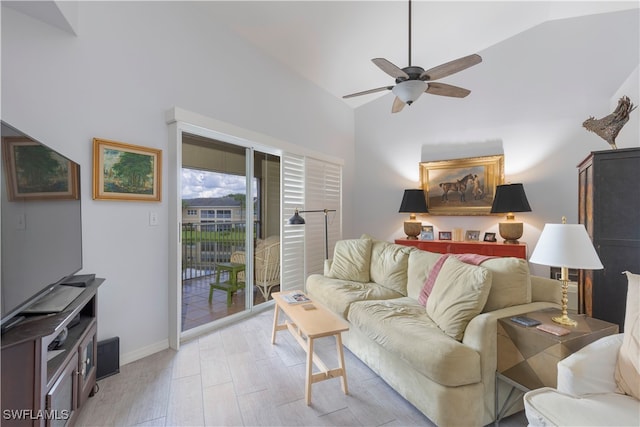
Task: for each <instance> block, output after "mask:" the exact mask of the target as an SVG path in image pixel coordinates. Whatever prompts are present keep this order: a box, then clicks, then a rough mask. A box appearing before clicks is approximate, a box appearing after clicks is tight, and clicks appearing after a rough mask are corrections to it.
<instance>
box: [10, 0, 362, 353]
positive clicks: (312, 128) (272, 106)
mask: <svg viewBox="0 0 640 427" xmlns="http://www.w3.org/2000/svg"><path fill="white" fill-rule="evenodd" d="M77 18H78V19H77V27H76V29H77V36H74V35H72V34H69V33H65V32H63V31H61V30H60V29H58V28H55V27H53V26H50V25H47V24H44V23H42V22H40V21H36V20H34V19H32V18H30V17H27V16H26V15H22V14H21V13H19V12H16V11H15V10H12V9H9V8H5V7H3V8H2V119H3V120H4V121H6V122H7V123H9V124H11V125H13V126H15V127H17V128H18V129H20V130H22V131H23V132H25V133H27V134H29V135H30V136H32V137H34V138H36V139H38V140H40V141H42V142H44V143H45V144H47V145H50V146H51V147H52V148H54V149H56V150H59V151H61V152H62V153H64V154H65V155H67V156H68V157H70V158H72V159H74V160H75V161H77V162H78V163H80V165H81V187H82V190H81V195H82V207H83V233H84V248H83V250H84V271H85V272H93V273H96V274H97V275H98V276H100V277H105V278H106V279H107V281H106V282H105V284H104V285H103V286H102V288H101V289H100V291H99V298H98V301H99V304H98V310H99V332H98V339H104V338H108V337H112V336H119V337H120V346H121V353H122V356H121V360H122V361H123V362H127V361H130V360H133V359H135V358H138V357H141V356H144V355H145V354H148V353H150V352H153V351H156V350H158V349H160V348H163V347H166V345H167V335H168V320H167V312H168V297H167V294H168V290H167V289H168V279H167V276H168V267H167V262H168V248H167V246H168V224H167V222H168V221H167V217H168V201H167V187H168V186H167V185H166V183H167V180H168V179H174V178H173V177H169V176H168V174H167V172H166V171H167V167H166V165H167V162H168V159H167V158H165V159H164V166H165V167H164V168H163V177H162V178H163V181H164V183H165V185H164V187H163V192H162V193H163V194H162V197H163V199H162V202H161V203H142V202H117V201H115V202H114V201H94V200H92V195H91V185H92V169H93V167H92V138H93V137H99V138H104V139H112V140H116V141H120V142H125V143H130V144H136V145H143V146H148V147H154V148H160V149H162V150H163V152H164V153H165V156H166V155H167V152H168V150H167V148H168V146H167V144H168V133H167V124H166V123H165V112H166V111H167V110H169V109H171V108H172V107H174V106H176V107H180V108H183V109H186V110H189V111H192V112H195V113H198V114H201V115H203V116H206V117H212V118H215V119H217V120H220V121H223V122H227V123H230V124H233V125H235V126H238V127H243V128H245V129H249V130H251V131H253V132H258V133H261V134H265V135H269V136H270V137H272V138H276V139H278V140H281V141H285V142H288V143H292V144H297V145H301V146H305V147H307V148H308V149H311V150H314V151H317V152H319V153H325V154H330V155H332V156H335V157H339V158H343V159H345V171H346V173H345V178H344V183H345V191H349V190H350V189H351V188H352V186H353V183H352V179H353V178H352V177H353V173H352V172H350V171H353V169H354V166H353V161H354V157H353V155H354V154H353V153H354V149H353V113H352V111H351V110H350V109H349V108H348V107H347V106H345V105H344V103H343V102H341V101H340V100H337V99H335V98H334V97H331V96H329V95H328V94H326V93H325V92H323V91H321V90H320V89H319V88H317V87H316V86H313V85H311V84H309V83H307V82H306V81H304V80H302V79H301V78H299V77H298V76H296V75H294V74H291V73H290V72H288V71H287V70H286V69H284V68H282V67H281V66H280V65H279V64H278V63H276V62H274V61H273V60H271V59H269V58H267V57H264V56H262V55H261V54H260V53H259V52H257V51H255V50H254V49H253V48H252V47H251V46H249V45H247V44H246V43H245V42H243V41H242V40H241V39H238V38H237V37H235V36H234V35H233V34H232V33H230V32H228V31H227V30H225V28H223V27H221V26H220V25H215V26H214V25H211V24H210V22H209V20H208V19H207V17H206V16H204V14H203V13H202V11H201V10H200V9H199V8H198V6H197V2H193V3H191V2H190V3H183V2H163V3H155V2H80V3H79V7H78V17H77ZM350 209H351V205H350V203H348V202H347V203H345V205H344V210H345V212H344V213H343V216H344V219H345V229H346V230H348V229H349V227H350V225H349V218H351V212H350ZM150 211H154V212H156V213H157V214H158V218H159V222H160V225H159V226H157V227H151V226H149V225H148V215H149V212H150Z"/></svg>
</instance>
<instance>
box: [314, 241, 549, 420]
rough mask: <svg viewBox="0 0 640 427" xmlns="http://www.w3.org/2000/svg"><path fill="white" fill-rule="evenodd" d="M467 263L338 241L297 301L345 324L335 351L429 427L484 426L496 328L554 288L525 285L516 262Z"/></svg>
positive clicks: (541, 302) (489, 409)
mask: <svg viewBox="0 0 640 427" xmlns="http://www.w3.org/2000/svg"><path fill="white" fill-rule="evenodd" d="M473 261H475V263H476V264H478V263H479V265H474V264H473V263H472V264H469V263H467V262H462V261H460V260H459V259H458V258H456V257H455V256H448V257H446V256H445V257H443V256H442V255H441V254H436V253H431V252H426V251H422V250H419V249H417V248H412V247H407V246H401V245H396V244H393V243H389V242H383V241H379V240H375V239H372V238H369V237H368V236H363V238H361V239H350V240H342V241H339V242H337V243H336V247H335V251H334V256H333V258H332V259H331V260H328V261H327V262H326V263H325V272H324V274H323V275H320V274H314V275H311V276H309V277H308V279H307V282H306V292H307V293H308V295H309V296H310V297H311V298H312V299H313V300H315V301H319V302H321V303H322V304H324V305H325V306H327V307H328V308H329V309H331V310H332V311H333V312H335V313H337V314H339V315H340V316H342V317H344V318H345V319H346V320H347V321H348V322H349V323H350V330H349V331H348V332H347V333H345V334H344V338H343V339H344V345H345V346H346V347H347V348H348V349H349V350H351V352H353V353H354V354H355V355H356V356H357V357H358V358H360V359H361V360H362V361H363V362H365V363H366V364H367V365H368V366H369V367H370V368H371V369H372V370H373V371H375V372H376V373H377V374H378V375H380V377H382V378H383V379H384V380H385V381H386V382H387V383H388V384H389V385H391V386H392V387H393V388H394V389H395V390H396V391H397V392H398V393H400V394H401V395H402V396H403V397H404V398H406V399H407V400H408V401H409V402H411V403H412V404H413V405H414V406H416V408H418V409H419V410H420V411H422V412H423V413H424V414H425V415H426V416H427V417H429V419H430V420H431V421H433V422H434V423H436V424H437V425H439V426H448V425H449V426H461V425H465V426H471V425H486V424H488V423H491V422H492V421H493V420H494V403H495V398H494V396H495V371H496V321H497V319H499V318H502V317H510V316H514V315H516V314H521V313H526V312H530V311H535V310H539V309H542V308H547V307H559V302H560V286H558V284H557V282H556V281H552V280H549V279H545V278H542V277H535V276H531V275H530V274H529V267H528V263H527V262H526V261H525V260H522V259H517V258H492V259H486V260H482V259H475V260H473ZM425 282H429V284H430V285H432V289H431V292H430V294H429V295H428V298H427V300H426V303H425V305H422V304H421V303H420V302H419V300H420V299H421V298H420V294H421V293H424V292H425V291H426V290H425V289H423V288H424V285H425ZM502 386H505V387H506V385H501V387H502ZM506 390H507V389H506V388H505V391H501V392H500V393H499V395H500V396H501V397H503V396H506V395H507V394H508V392H506ZM499 403H502V402H499Z"/></svg>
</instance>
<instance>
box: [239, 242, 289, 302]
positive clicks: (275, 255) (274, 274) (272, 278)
mask: <svg viewBox="0 0 640 427" xmlns="http://www.w3.org/2000/svg"><path fill="white" fill-rule="evenodd" d="M231 262H238V263H242V264H246V258H245V252H244V251H236V252H234V253H232V254H231ZM254 270H255V275H254V281H253V284H254V285H255V286H256V287H257V288H258V289H259V290H260V293H261V294H262V296H264V299H265V301H266V300H268V299H269V295H270V293H271V289H272V288H273V287H275V286H277V285H279V284H280V236H269V237H267V238H266V239H258V241H257V242H256V249H255V257H254ZM238 280H241V281H244V280H245V279H244V272H241V273H238Z"/></svg>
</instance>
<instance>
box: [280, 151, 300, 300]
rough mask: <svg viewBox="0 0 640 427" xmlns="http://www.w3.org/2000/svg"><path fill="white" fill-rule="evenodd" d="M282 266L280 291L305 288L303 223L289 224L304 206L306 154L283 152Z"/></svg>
mask: <svg viewBox="0 0 640 427" xmlns="http://www.w3.org/2000/svg"><path fill="white" fill-rule="evenodd" d="M281 161H282V212H283V214H282V217H283V218H282V219H283V223H284V225H283V227H282V229H283V233H282V241H281V244H280V246H281V250H282V254H281V255H282V256H281V258H280V259H281V260H282V266H281V270H280V290H287V289H301V290H302V289H304V280H305V275H304V232H305V229H304V227H305V226H303V225H289V224H288V220H289V218H291V216H292V215H293V213H294V211H295V210H296V209H301V210H302V209H303V207H304V157H303V156H296V155H293V154H289V153H285V154H283V155H282V158H281Z"/></svg>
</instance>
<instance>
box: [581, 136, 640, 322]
mask: <svg viewBox="0 0 640 427" xmlns="http://www.w3.org/2000/svg"><path fill="white" fill-rule="evenodd" d="M578 170H579V178H578V182H579V197H578V210H579V212H578V219H579V221H580V223H581V224H584V225H585V227H586V228H587V231H588V232H589V235H590V236H591V239H592V241H593V244H594V246H595V248H596V251H597V252H598V255H599V256H600V260H601V261H602V264H603V265H604V269H602V270H585V271H581V272H580V276H579V286H578V288H579V309H580V311H581V312H583V313H586V314H587V315H588V316H591V317H595V318H597V319H602V320H606V321H608V322H612V323H617V324H618V325H619V326H620V332H622V331H623V330H624V315H625V307H626V297H627V277H626V275H623V272H625V271H630V272H632V273H638V274H640V148H625V149H618V150H606V151H594V152H592V153H591V154H590V155H589V156H588V157H587V158H586V159H584V160H583V161H582V162H581V163H580V164H579V165H578Z"/></svg>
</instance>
